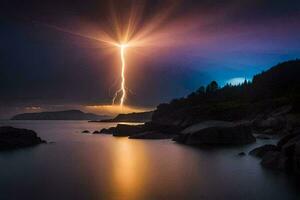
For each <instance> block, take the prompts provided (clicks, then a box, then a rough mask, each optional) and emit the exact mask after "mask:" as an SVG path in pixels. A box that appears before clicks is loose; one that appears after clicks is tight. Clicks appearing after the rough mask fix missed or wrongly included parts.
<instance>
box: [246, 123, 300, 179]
mask: <svg viewBox="0 0 300 200" xmlns="http://www.w3.org/2000/svg"><path fill="white" fill-rule="evenodd" d="M251 152H254V153H252V155H253V154H254V155H255V154H259V156H260V157H262V160H261V165H262V166H263V167H266V168H269V169H276V170H284V171H286V172H289V173H295V174H298V175H300V131H299V129H298V130H294V131H293V132H292V133H291V134H289V135H286V136H284V137H283V138H282V139H281V140H280V141H279V142H278V143H277V145H276V146H275V145H265V146H262V147H259V148H257V149H254V150H253V151H251ZM251 152H250V154H251Z"/></svg>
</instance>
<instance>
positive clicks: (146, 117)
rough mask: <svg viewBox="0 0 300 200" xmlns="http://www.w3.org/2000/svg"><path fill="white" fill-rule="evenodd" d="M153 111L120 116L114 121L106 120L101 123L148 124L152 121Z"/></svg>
mask: <svg viewBox="0 0 300 200" xmlns="http://www.w3.org/2000/svg"><path fill="white" fill-rule="evenodd" d="M152 115H153V111H149V112H139V113H128V114H119V115H118V116H116V117H115V118H113V119H104V120H101V121H100V122H148V121H151V118H152Z"/></svg>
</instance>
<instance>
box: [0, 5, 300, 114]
mask: <svg viewBox="0 0 300 200" xmlns="http://www.w3.org/2000/svg"><path fill="white" fill-rule="evenodd" d="M137 2H139V3H140V2H142V1H137ZM170 2H173V3H174V2H175V1H167V0H166V1H158V0H156V1H154V0H151V1H145V2H144V3H145V7H144V10H143V12H141V13H140V16H139V17H140V22H139V24H138V27H137V32H141V30H144V29H146V28H147V27H148V26H149V25H151V24H153V21H151V19H152V18H153V17H155V16H157V15H158V16H159V15H160V14H162V13H164V12H166V10H167V8H169V7H172V4H171V3H170ZM176 2H177V1H176ZM131 3H132V1H129V0H126V1H117V0H116V1H109V0H106V1H100V0H97V1H96V0H92V1H84V3H83V1H76V0H75V1H50V0H49V1H43V2H40V1H34V0H28V1H26V2H23V1H18V0H11V1H3V2H1V3H0V7H1V10H0V11H1V18H0V24H1V26H0V36H1V37H0V43H1V48H0V51H1V52H0V117H2V118H3V117H4V118H5V117H6V116H8V115H9V114H12V113H15V112H19V110H22V108H24V107H32V106H40V107H44V108H46V109H47V108H51V109H56V108H59V109H63V108H67V107H68V108H69V107H72V105H75V106H76V105H79V106H80V105H101V104H110V103H111V98H112V96H113V93H114V91H115V90H116V89H117V87H118V84H119V79H118V78H119V77H118V70H119V68H118V67H119V65H118V57H117V55H113V54H107V50H106V49H104V48H103V47H101V44H97V43H96V42H95V41H93V40H89V39H86V38H82V37H78V36H76V35H72V34H69V33H66V32H62V31H58V30H56V29H53V28H50V27H49V25H53V26H57V27H61V28H63V29H65V30H72V31H73V32H77V33H81V32H82V33H86V32H87V31H90V32H89V33H90V34H96V32H97V30H101V29H104V27H105V25H107V24H109V23H110V21H109V20H108V19H109V16H110V15H109V13H110V12H109V11H110V10H109V6H114V7H115V9H116V13H118V15H120V16H124V17H123V18H124V19H126V17H127V16H128V15H127V14H126V13H128V12H129V10H130V8H131V5H132V4H131ZM135 5H136V4H135ZM138 5H139V4H138ZM299 16H300V2H299V1H296V0H286V1H276V2H275V1H271V0H262V1H258V0H244V1H237V0H229V1H226V2H223V1H208V0H197V1H196V0H194V1H193V0H186V1H178V2H177V4H176V5H175V6H174V9H172V12H170V14H168V17H166V18H165V19H164V20H162V21H161V22H160V24H159V25H157V27H156V29H155V30H154V31H153V32H151V34H152V35H151V34H150V36H148V37H149V38H151V39H152V40H151V42H152V44H153V46H150V47H147V46H145V47H143V48H139V49H137V50H136V51H134V50H132V53H130V52H129V53H128V54H129V55H128V57H129V58H128V60H129V61H128V63H129V64H128V68H129V69H128V71H127V79H128V80H127V81H128V82H127V84H128V85H127V87H128V90H129V95H128V99H127V103H128V104H129V105H133V106H140V107H155V106H156V105H157V104H159V103H161V102H166V101H169V100H170V99H172V98H174V97H180V96H185V95H187V94H188V93H189V92H191V91H193V90H195V89H197V88H198V87H199V86H201V85H203V84H207V83H209V82H210V81H212V80H216V81H218V82H219V83H220V84H221V85H223V84H225V83H226V82H228V81H229V80H230V79H234V78H242V77H244V78H247V79H251V78H252V76H253V75H254V74H256V73H259V72H261V71H262V70H266V69H268V68H269V67H271V66H272V65H275V64H277V63H278V62H282V61H285V60H289V59H295V58H299V57H300V20H299ZM121 18H122V17H121ZM157 21H159V20H156V21H155V22H157ZM98 25H99V26H98ZM107 27H108V26H107ZM105 28H106V27H105ZM151 42H149V43H151ZM64 106H65V107H64Z"/></svg>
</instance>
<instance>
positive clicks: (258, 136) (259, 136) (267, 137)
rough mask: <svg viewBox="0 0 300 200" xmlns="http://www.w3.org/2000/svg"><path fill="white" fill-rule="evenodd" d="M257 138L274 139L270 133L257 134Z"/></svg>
mask: <svg viewBox="0 0 300 200" xmlns="http://www.w3.org/2000/svg"><path fill="white" fill-rule="evenodd" d="M256 138H257V139H262V140H270V139H272V137H270V136H268V135H263V134H261V135H257V136H256Z"/></svg>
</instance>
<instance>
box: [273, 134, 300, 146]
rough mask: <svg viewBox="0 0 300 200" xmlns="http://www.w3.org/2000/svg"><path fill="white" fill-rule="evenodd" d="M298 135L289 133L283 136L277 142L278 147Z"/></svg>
mask: <svg viewBox="0 0 300 200" xmlns="http://www.w3.org/2000/svg"><path fill="white" fill-rule="evenodd" d="M298 135H299V133H291V134H288V135H286V136H284V137H283V138H281V139H280V140H279V142H278V143H277V146H278V148H279V149H281V148H282V147H283V146H284V145H285V144H286V143H288V142H289V141H290V140H291V139H293V138H295V137H297V136H298Z"/></svg>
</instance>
